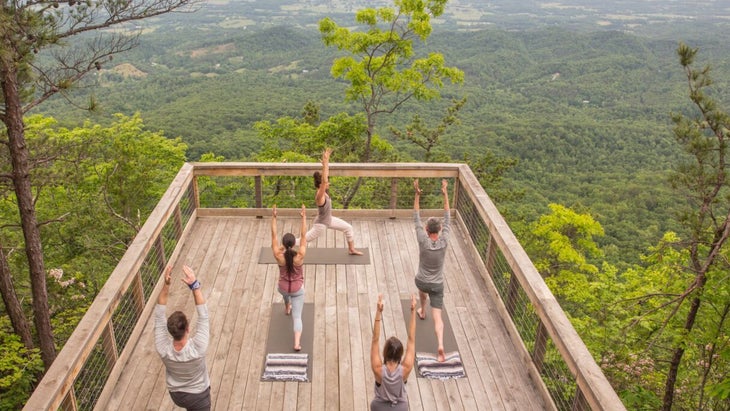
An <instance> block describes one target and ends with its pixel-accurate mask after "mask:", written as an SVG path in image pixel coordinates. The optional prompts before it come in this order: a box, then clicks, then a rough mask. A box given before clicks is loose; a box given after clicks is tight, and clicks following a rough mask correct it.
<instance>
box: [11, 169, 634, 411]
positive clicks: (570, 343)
mask: <svg viewBox="0 0 730 411" xmlns="http://www.w3.org/2000/svg"><path fill="white" fill-rule="evenodd" d="M319 168H320V165H319V164H317V163H298V164H286V163H188V164H185V165H184V166H183V167H182V168H181V170H180V172H179V173H178V175H177V176H176V177H175V179H174V180H173V182H172V183H171V185H170V187H169V188H168V190H167V192H166V193H165V194H164V195H163V197H162V199H161V200H160V202H159V204H158V205H157V207H156V208H155V209H154V211H153V212H152V214H151V215H150V216H149V218H148V219H147V221H146V223H145V225H144V226H143V227H142V229H141V230H140V232H139V233H138V235H137V236H136V237H135V239H134V240H133V242H132V243H131V244H130V246H129V248H128V250H127V252H126V253H125V254H124V256H123V257H122V259H121V260H120V262H119V264H118V265H117V267H116V268H115V270H114V271H113V272H112V274H111V276H110V277H109V279H108V281H107V282H106V284H105V285H104V287H103V288H102V290H101V291H100V293H99V295H98V296H97V298H96V299H95V300H94V302H93V303H92V305H91V307H90V308H89V310H88V311H87V313H86V315H84V317H83V318H82V320H81V322H80V323H79V325H78V326H77V327H76V329H75V331H74V333H73V334H72V335H71V337H70V338H69V340H68V341H67V342H66V344H65V346H64V347H63V349H62V350H61V352H60V353H59V355H58V358H57V359H56V361H55V362H54V363H53V365H52V366H51V368H50V369H49V370H48V371H47V372H46V375H45V376H44V378H43V380H42V381H41V382H40V384H39V386H38V387H37V388H36V390H35V392H34V393H33V395H32V396H31V398H30V399H29V401H28V403H27V404H26V406H25V408H24V409H27V410H55V409H59V408H61V409H66V410H90V409H94V408H95V407H96V404H97V403H99V404H104V403H106V399H107V398H108V396H109V395H110V393H109V392H107V391H105V390H104V387H105V386H107V385H108V386H111V385H113V384H111V382H114V381H116V379H117V378H118V377H119V374H120V372H121V369H122V367H123V366H124V364H125V363H126V360H127V355H128V352H129V351H131V350H127V351H125V349H124V348H125V347H127V346H130V347H133V346H134V345H135V344H136V342H137V340H138V339H139V337H140V335H141V333H142V328H143V327H144V324H145V323H146V320H147V319H148V318H149V316H150V315H151V311H152V308H153V306H154V299H155V298H156V295H157V293H158V292H159V288H160V287H161V281H160V279H161V275H162V272H163V269H164V266H165V265H166V263H167V261H170V260H174V258H175V254H176V253H177V247H176V246H177V244H178V243H179V242H180V240H181V238H182V237H183V236H184V233H185V232H186V231H187V230H188V227H189V225H190V223H192V222H194V221H195V219H196V218H197V216H198V215H203V214H205V213H208V212H209V211H208V210H209V209H211V208H214V209H216V210H217V211H216V213H217V214H218V215H220V214H221V213H223V214H225V209H230V210H233V211H236V210H240V209H241V208H245V209H248V211H249V212H250V213H253V214H254V215H263V214H264V213H265V210H264V209H263V207H264V204H272V203H273V202H279V204H282V201H284V200H285V198H286V197H287V196H288V197H296V195H295V193H294V191H296V192H297V195H298V194H300V193H299V191H300V190H312V189H311V187H309V186H310V185H311V183H310V182H309V181H310V180H308V181H307V187H304V185H303V184H298V183H299V182H300V181H299V180H298V179H302V177H304V176H310V175H311V173H312V172H314V171H316V170H318V169H319ZM330 176H331V177H332V178H342V179H343V180H351V181H352V182H354V181H356V180H357V181H358V182H359V183H360V187H361V188H363V190H366V191H367V188H368V187H370V188H372V187H374V186H379V189H378V190H373V193H379V194H380V196H378V195H374V194H373V195H369V196H368V197H367V200H368V209H381V210H391V213H393V215H395V214H396V213H402V214H404V215H410V208H411V206H412V190H411V192H409V194H408V195H407V196H402V197H399V196H398V191H399V188H400V187H404V186H405V185H406V184H408V185H409V184H410V182H411V180H412V178H414V177H417V178H420V179H423V180H424V184H427V183H428V180H429V179H435V180H436V181H434V183H433V185H434V186H437V182H438V180H440V179H442V178H447V179H450V180H451V181H452V182H453V184H452V185H451V187H452V190H453V193H452V194H451V196H452V204H453V206H452V208H453V209H454V210H455V211H454V214H455V217H456V218H457V219H458V221H459V222H460V224H461V225H462V228H463V229H464V230H466V231H467V232H468V233H469V236H470V237H471V239H472V246H473V250H472V251H473V252H474V253H475V254H477V255H479V256H480V258H481V261H482V262H483V266H482V267H480V269H481V270H482V277H483V279H484V281H485V282H486V284H487V286H488V288H489V289H490V290H492V292H493V293H494V296H495V298H496V299H497V300H498V301H501V304H498V306H499V307H500V312H501V314H502V316H503V318H504V319H505V323H506V324H507V327H508V328H509V330H510V335H511V337H512V339H513V342H514V344H515V346H516V347H518V349H519V348H520V347H522V348H523V349H522V350H520V351H521V352H522V353H523V360H524V363H525V366H526V367H527V368H528V369H530V370H531V373H532V374H533V377H534V379H535V380H536V381H538V382H540V383H541V384H539V385H540V386H541V388H542V392H543V395H544V396H545V398H546V399H547V400H548V401H550V402H551V403H553V404H555V406H556V408H557V409H560V410H573V409H575V410H582V409H593V410H624V409H625V408H624V406H623V404H622V403H621V401H620V400H619V398H618V396H617V395H616V393H615V391H614V390H613V388H612V387H611V386H610V384H609V383H608V381H607V380H606V378H605V376H604V375H603V373H602V371H601V369H600V368H599V367H598V365H597V364H596V362H595V361H594V359H593V357H592V356H591V354H590V353H589V352H588V350H587V348H586V346H585V344H584V343H583V341H582V340H581V339H580V337H579V336H578V334H577V333H576V331H575V329H574V328H573V327H572V325H571V324H570V322H569V321H568V318H567V317H566V315H565V313H564V312H563V311H562V309H561V308H560V305H559V304H558V302H557V300H556V299H555V297H554V296H553V294H552V293H551V292H550V290H549V289H548V288H547V286H546V285H545V282H544V281H543V279H542V277H541V276H540V274H539V273H538V272H537V270H536V269H535V267H534V265H533V264H532V262H531V261H530V259H529V258H528V256H527V254H526V253H525V251H524V250H523V248H522V246H521V245H520V244H519V242H518V241H517V239H516V238H515V236H514V234H513V233H512V231H511V230H510V228H509V226H508V225H507V223H506V222H505V221H504V219H503V218H502V216H501V215H500V213H499V212H498V211H497V209H496V207H495V206H494V204H493V203H492V202H491V200H490V199H489V197H488V196H487V194H486V193H485V191H484V190H483V189H482V187H481V186H480V185H479V183H478V181H477V179H476V177H475V176H474V174H473V173H472V172H471V170H470V169H469V167H468V166H466V165H463V164H438V163H391V164H382V163H378V164H374V163H368V164H354V163H347V164H345V163H333V164H330ZM287 183H290V184H287ZM338 186H342V184H338ZM296 198H302V197H296ZM295 206H296V204H295ZM362 212H363V215H367V212H368V211H367V210H362ZM381 212H382V211H381ZM406 213H407V214H406Z"/></svg>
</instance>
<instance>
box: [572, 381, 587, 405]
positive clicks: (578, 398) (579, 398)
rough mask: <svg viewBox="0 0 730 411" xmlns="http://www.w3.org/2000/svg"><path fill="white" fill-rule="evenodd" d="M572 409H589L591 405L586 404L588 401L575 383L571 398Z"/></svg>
mask: <svg viewBox="0 0 730 411" xmlns="http://www.w3.org/2000/svg"><path fill="white" fill-rule="evenodd" d="M572 410H573V411H590V410H591V406H590V404H588V401H586V397H585V395H583V391H581V390H580V387H579V386H577V385H576V387H575V398H574V399H573V408H572Z"/></svg>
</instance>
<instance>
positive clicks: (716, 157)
mask: <svg viewBox="0 0 730 411" xmlns="http://www.w3.org/2000/svg"><path fill="white" fill-rule="evenodd" d="M697 51H698V50H697V49H692V48H690V47H688V46H687V45H685V44H683V43H682V44H680V45H679V47H678V48H677V54H678V56H679V60H680V64H681V65H682V67H683V68H684V71H685V75H686V78H687V86H688V91H689V98H690V100H691V102H692V105H693V106H694V107H695V108H696V110H697V114H696V115H695V116H694V117H693V118H689V117H687V116H685V115H683V114H673V115H672V121H673V122H674V135H675V137H676V139H677V141H678V142H679V143H680V144H681V145H682V147H683V148H684V151H685V152H686V154H688V156H687V160H686V161H684V162H683V163H681V164H680V165H679V166H678V167H677V169H676V172H675V173H674V175H673V176H672V179H671V182H672V186H673V188H675V189H676V190H677V191H678V192H679V193H680V195H681V196H683V197H684V198H685V201H686V203H685V209H684V210H683V212H682V214H681V216H680V222H681V223H682V225H683V227H684V228H685V230H686V235H685V236H686V239H685V240H684V241H682V242H680V243H678V244H679V245H680V246H681V247H683V248H685V249H686V250H687V251H688V262H687V265H686V266H685V267H683V270H682V271H683V274H685V275H686V277H687V282H686V283H685V286H684V290H682V292H681V293H679V294H678V295H676V296H674V297H673V298H672V299H671V300H670V301H669V302H667V303H666V307H669V308H670V313H669V318H668V319H666V320H665V324H666V323H668V322H669V321H670V320H671V319H672V317H674V316H675V315H681V316H682V317H683V318H682V319H681V321H680V323H681V324H682V325H681V327H680V332H679V338H675V339H674V341H673V342H672V344H671V350H670V356H669V360H668V361H669V368H668V371H667V376H666V380H665V384H664V397H663V400H662V409H663V410H665V411H670V410H671V409H672V406H673V404H674V396H675V393H676V390H675V386H676V384H677V378H678V375H679V372H680V369H681V366H682V364H683V358H684V356H685V354H687V352H688V350H690V349H691V347H690V345H691V337H692V335H693V334H698V333H702V332H704V327H701V329H700V330H699V331H697V332H696V333H695V332H694V328H695V326H696V325H698V324H699V323H700V321H702V316H701V308H702V307H703V305H705V304H711V305H710V308H709V309H710V310H711V311H713V312H715V313H725V314H724V315H720V317H721V318H722V321H717V322H715V323H714V326H713V327H712V328H713V329H714V330H716V331H717V332H716V333H715V334H714V341H708V344H710V346H712V344H713V343H714V342H716V341H718V337H719V341H722V340H723V339H726V338H727V337H728V336H727V334H726V333H727V325H726V324H727V323H726V320H725V318H727V312H728V307H730V298H728V295H727V294H726V292H727V286H726V284H727V281H726V273H727V271H728V269H729V268H730V264H728V260H727V251H726V247H725V244H726V242H727V239H728V236H730V207H729V206H728V202H727V199H728V196H729V195H730V190H729V189H728V188H729V187H728V181H727V173H728V159H727V156H728V154H729V153H728V137H730V136H729V135H728V132H729V130H730V116H728V114H727V113H726V112H724V111H722V110H721V109H720V108H718V105H717V102H716V101H715V100H714V99H713V98H711V97H710V96H709V95H708V94H706V92H705V90H706V88H707V87H708V86H710V85H712V80H711V78H710V76H709V74H710V67H709V66H705V67H704V68H703V69H701V70H698V69H696V68H694V66H693V64H694V60H695V57H696V54H697ZM708 285H711V287H709V288H706V287H707V286H708ZM718 290H720V295H719V296H717V294H716V292H717V291H718ZM722 290H724V291H725V293H724V295H723V293H722ZM713 294H714V297H713ZM713 300H714V301H713ZM723 329H724V330H725V331H724V332H723V331H722V330H723ZM700 382H701V385H702V386H704V385H705V384H706V383H707V382H708V379H707V376H705V378H703V379H702V380H701V381H700ZM694 407H696V408H697V409H702V408H703V407H704V395H703V394H700V396H699V399H698V402H697V403H696V404H695V405H694Z"/></svg>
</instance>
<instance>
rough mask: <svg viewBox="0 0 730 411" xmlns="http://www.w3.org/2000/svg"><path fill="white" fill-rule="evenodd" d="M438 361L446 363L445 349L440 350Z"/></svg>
mask: <svg viewBox="0 0 730 411" xmlns="http://www.w3.org/2000/svg"><path fill="white" fill-rule="evenodd" d="M436 360H438V362H444V361H446V355H444V349H443V348H439V352H438V356H437V357H436Z"/></svg>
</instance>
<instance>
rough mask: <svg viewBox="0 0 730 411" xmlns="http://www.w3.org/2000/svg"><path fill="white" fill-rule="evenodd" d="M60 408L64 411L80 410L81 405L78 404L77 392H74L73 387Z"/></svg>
mask: <svg viewBox="0 0 730 411" xmlns="http://www.w3.org/2000/svg"><path fill="white" fill-rule="evenodd" d="M58 408H59V409H60V410H62V411H76V410H78V409H79V405H78V403H77V402H76V392H75V391H74V387H73V386H71V389H70V390H69V391H68V394H66V397H64V399H63V401H61V405H60V406H59V407H58Z"/></svg>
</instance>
